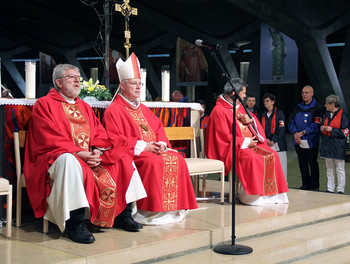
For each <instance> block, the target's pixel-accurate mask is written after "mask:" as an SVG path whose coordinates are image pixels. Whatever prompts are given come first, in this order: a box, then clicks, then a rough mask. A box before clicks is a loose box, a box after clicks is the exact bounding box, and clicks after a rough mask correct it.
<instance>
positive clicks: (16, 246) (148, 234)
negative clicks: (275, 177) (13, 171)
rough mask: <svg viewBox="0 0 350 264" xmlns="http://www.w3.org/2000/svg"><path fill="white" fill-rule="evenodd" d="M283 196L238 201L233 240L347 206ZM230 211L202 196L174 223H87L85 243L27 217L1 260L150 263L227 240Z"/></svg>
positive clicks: (0, 244)
mask: <svg viewBox="0 0 350 264" xmlns="http://www.w3.org/2000/svg"><path fill="white" fill-rule="evenodd" d="M218 184H219V182H218V181H208V189H210V190H213V191H215V190H217V189H218V186H217V185H218ZM288 196H289V200H290V203H289V204H280V205H275V204H273V205H264V206H245V205H242V204H239V203H237V205H236V207H235V212H236V217H235V222H236V225H235V228H234V232H235V234H236V236H237V241H244V238H247V237H252V236H254V235H256V234H257V233H268V232H273V231H274V230H275V229H281V228H287V227H289V226H291V225H302V224H303V223H306V222H311V221H318V220H320V219H321V218H327V217H332V216H334V215H339V214H342V213H343V212H350V199H349V196H348V195H335V194H327V193H324V192H308V191H300V190H293V189H292V190H290V192H289V194H288ZM231 216H232V206H231V205H230V204H225V205H220V204H218V200H217V199H214V200H211V201H207V202H203V201H201V202H199V209H197V210H193V211H190V212H188V214H187V217H186V220H185V221H183V222H182V223H179V224H170V225H164V226H145V227H144V229H143V230H141V232H138V233H129V232H125V231H122V230H116V229H99V228H93V227H91V228H92V229H91V230H92V231H93V233H94V235H95V237H96V242H95V243H93V244H90V245H82V244H77V243H74V242H72V241H70V240H69V239H68V238H66V237H65V236H64V235H62V234H61V233H60V232H59V231H58V229H57V228H56V227H55V226H53V225H50V228H49V233H48V234H47V235H44V234H42V233H41V231H42V225H41V223H40V222H36V223H28V224H25V225H24V226H22V227H21V228H16V227H13V229H12V234H13V235H12V238H11V239H6V238H5V237H4V236H3V235H0V256H1V257H0V263H2V264H10V263H26V264H30V263H33V264H37V263H99V264H102V263H135V262H144V263H147V262H148V263H152V261H155V260H156V259H157V260H162V259H163V258H164V259H166V258H169V257H174V256H176V255H182V254H184V252H185V253H186V252H187V253H188V252H190V251H201V250H205V249H207V250H208V249H210V248H211V247H213V246H214V245H217V244H219V243H221V242H223V241H226V242H227V241H231V234H232V225H231V223H232V221H231ZM0 230H1V229H0ZM1 231H2V233H4V230H1ZM172 261H173V262H171V263H176V261H174V260H172ZM164 263H165V262H164ZM207 263H209V262H207Z"/></svg>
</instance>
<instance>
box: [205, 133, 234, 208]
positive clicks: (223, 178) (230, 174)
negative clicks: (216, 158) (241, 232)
mask: <svg viewBox="0 0 350 264" xmlns="http://www.w3.org/2000/svg"><path fill="white" fill-rule="evenodd" d="M199 139H200V144H201V155H202V157H203V158H206V157H207V156H206V154H205V128H204V129H203V128H201V129H199ZM228 179H229V200H228V201H229V203H232V184H231V183H232V170H230V173H229V175H228ZM220 180H221V197H220V202H221V203H222V204H223V203H224V198H225V197H224V196H225V177H224V176H223V174H221V179H220ZM236 190H237V182H236Z"/></svg>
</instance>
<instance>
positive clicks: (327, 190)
mask: <svg viewBox="0 0 350 264" xmlns="http://www.w3.org/2000/svg"><path fill="white" fill-rule="evenodd" d="M326 192H327V193H334V192H331V191H328V190H327V191H326Z"/></svg>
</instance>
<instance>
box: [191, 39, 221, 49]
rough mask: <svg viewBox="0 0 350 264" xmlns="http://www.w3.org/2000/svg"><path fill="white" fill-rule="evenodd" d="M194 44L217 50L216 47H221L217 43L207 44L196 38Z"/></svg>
mask: <svg viewBox="0 0 350 264" xmlns="http://www.w3.org/2000/svg"><path fill="white" fill-rule="evenodd" d="M195 44H196V46H198V47H206V48H208V49H210V50H217V49H221V45H219V44H209V43H207V42H204V41H203V40H201V39H197V40H196V42H195Z"/></svg>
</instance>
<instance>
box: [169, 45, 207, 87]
mask: <svg viewBox="0 0 350 264" xmlns="http://www.w3.org/2000/svg"><path fill="white" fill-rule="evenodd" d="M176 85H177V86H206V85H208V63H207V61H206V59H205V57H204V54H203V52H202V49H201V48H200V47H197V46H196V45H194V44H193V43H190V42H187V41H186V40H184V39H181V38H178V39H177V45H176Z"/></svg>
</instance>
